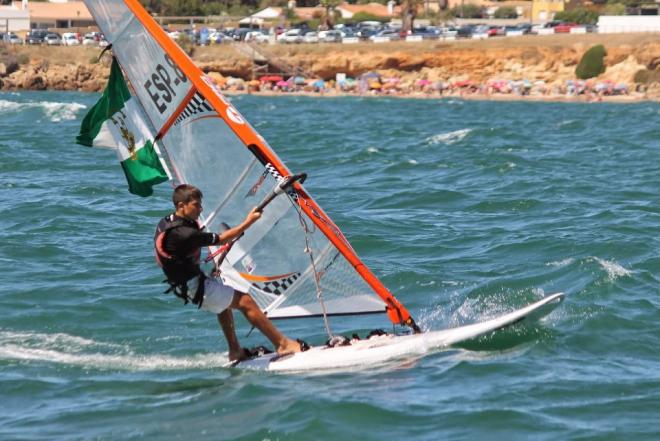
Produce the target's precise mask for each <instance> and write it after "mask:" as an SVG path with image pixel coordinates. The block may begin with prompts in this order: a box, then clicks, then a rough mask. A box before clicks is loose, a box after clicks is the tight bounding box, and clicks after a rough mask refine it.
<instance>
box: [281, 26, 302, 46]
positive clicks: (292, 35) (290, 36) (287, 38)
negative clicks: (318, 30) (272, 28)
mask: <svg viewBox="0 0 660 441" xmlns="http://www.w3.org/2000/svg"><path fill="white" fill-rule="evenodd" d="M277 41H278V42H279V43H302V41H303V31H302V29H289V30H288V31H286V32H284V33H283V34H280V35H278V36H277Z"/></svg>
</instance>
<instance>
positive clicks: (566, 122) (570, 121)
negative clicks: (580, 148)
mask: <svg viewBox="0 0 660 441" xmlns="http://www.w3.org/2000/svg"><path fill="white" fill-rule="evenodd" d="M575 122H577V121H576V120H574V119H568V120H564V121H560V122H558V123H557V128H558V129H561V128H562V127H564V126H568V125H571V124H573V123H575Z"/></svg>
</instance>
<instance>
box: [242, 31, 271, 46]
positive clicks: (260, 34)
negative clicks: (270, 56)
mask: <svg viewBox="0 0 660 441" xmlns="http://www.w3.org/2000/svg"><path fill="white" fill-rule="evenodd" d="M268 39H269V37H268V34H266V33H264V31H250V32H248V33H247V34H245V41H251V42H254V43H268Z"/></svg>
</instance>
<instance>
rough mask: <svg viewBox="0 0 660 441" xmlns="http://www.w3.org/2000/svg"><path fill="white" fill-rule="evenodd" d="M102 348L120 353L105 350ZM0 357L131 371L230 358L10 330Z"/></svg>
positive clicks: (2, 336)
mask: <svg viewBox="0 0 660 441" xmlns="http://www.w3.org/2000/svg"><path fill="white" fill-rule="evenodd" d="M94 349H96V351H95V352H93V350H94ZM102 349H106V350H107V349H111V350H113V351H115V352H119V353H114V354H113V353H103V352H100V351H101V350H102ZM122 352H123V353H122ZM0 359H2V360H21V361H39V362H47V363H57V364H64V365H69V366H81V367H85V368H96V369H118V370H130V371H152V370H179V369H209V368H217V367H222V366H223V365H225V364H226V363H227V361H228V359H227V355H226V353H224V354H217V353H216V354H197V355H192V356H189V357H172V356H166V355H157V354H143V355H140V354H133V353H131V350H130V348H128V347H126V346H123V345H118V344H114V343H105V342H98V341H94V340H89V339H85V338H82V337H77V336H73V335H68V334H61V333H60V334H43V333H34V332H11V331H5V332H0Z"/></svg>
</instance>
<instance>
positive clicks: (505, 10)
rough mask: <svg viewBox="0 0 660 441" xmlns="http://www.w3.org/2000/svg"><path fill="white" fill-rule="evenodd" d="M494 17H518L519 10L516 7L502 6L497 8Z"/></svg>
mask: <svg viewBox="0 0 660 441" xmlns="http://www.w3.org/2000/svg"><path fill="white" fill-rule="evenodd" d="M493 18H518V12H516V8H512V7H510V6H502V7H500V8H497V10H496V11H495V14H493Z"/></svg>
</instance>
